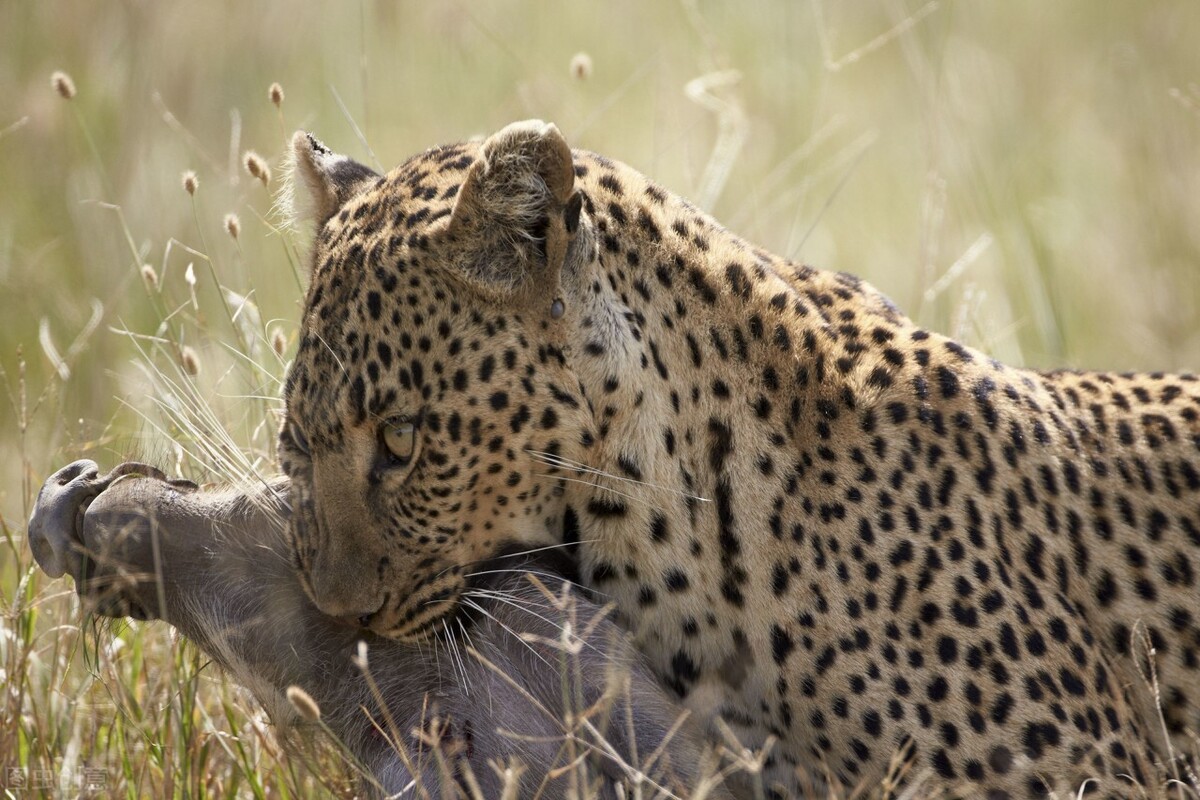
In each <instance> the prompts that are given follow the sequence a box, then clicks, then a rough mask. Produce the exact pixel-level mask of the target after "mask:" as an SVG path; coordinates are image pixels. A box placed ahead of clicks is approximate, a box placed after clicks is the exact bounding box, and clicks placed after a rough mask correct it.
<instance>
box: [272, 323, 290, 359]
mask: <svg viewBox="0 0 1200 800" xmlns="http://www.w3.org/2000/svg"><path fill="white" fill-rule="evenodd" d="M271 349H272V350H274V351H275V355H277V356H279V357H280V358H283V354H284V353H285V352H287V337H286V336H284V335H283V331H281V330H280V329H279V328H276V329H275V330H274V331H272V332H271Z"/></svg>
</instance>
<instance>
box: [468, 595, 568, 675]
mask: <svg viewBox="0 0 1200 800" xmlns="http://www.w3.org/2000/svg"><path fill="white" fill-rule="evenodd" d="M462 602H463V605H465V606H469V607H470V608H473V609H475V610H476V611H478V612H479V613H480V614H482V615H483V616H485V617H487V618H488V619H490V620H491V621H492V622H495V623H496V624H497V625H499V626H500V627H501V628H503V629H504V630H505V631H506V632H507V633H508V634H509V635H510V636H512V637H513V638H514V639H516V640H517V641H518V642H520V643H521V644H522V645H524V646H525V648H527V649H528V650H529V652H530V653H533V655H534V656H536V657H537V658H538V660H540V661H541V662H542V663H543V664H545V665H546V666H547V667H551V668H553V665H552V664H551V663H550V662H549V661H548V660H547V659H546V657H545V656H543V655H542V654H541V653H539V652H538V651H537V650H536V649H534V647H533V645H531V644H530V643H529V642H527V641H525V638H524V637H523V636H521V635H520V634H518V633H517V632H516V631H514V630H513V629H512V628H510V627H508V626H507V625H505V624H504V623H503V622H501V621H500V620H499V619H498V618H497V617H496V615H495V614H493V613H492V612H490V611H488V610H487V609H486V608H484V607H483V606H481V605H479V604H478V603H476V602H475V601H474V600H472V599H470V598H469V597H464V598H462Z"/></svg>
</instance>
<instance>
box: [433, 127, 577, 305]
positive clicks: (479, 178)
mask: <svg viewBox="0 0 1200 800" xmlns="http://www.w3.org/2000/svg"><path fill="white" fill-rule="evenodd" d="M574 195H575V166H574V162H573V160H572V157H571V148H570V147H568V146H567V142H566V140H565V139H563V136H562V134H561V133H559V131H558V128H556V127H555V126H554V125H549V124H547V123H545V122H542V121H541V120H526V121H525V122H514V123H513V124H511V125H509V126H507V127H506V128H504V129H503V130H501V131H499V132H498V133H495V134H493V135H492V136H490V137H489V138H488V139H487V140H486V141H485V142H484V143H483V146H482V148H481V151H480V155H479V158H478V159H477V160H476V162H475V163H474V164H473V165H472V166H471V168H470V170H469V171H468V173H467V177H466V179H465V180H464V181H463V183H462V186H461V187H460V189H459V192H458V197H457V198H456V200H455V204H454V211H453V213H452V214H451V216H450V222H449V225H448V226H447V229H446V234H447V241H448V242H449V243H450V246H451V248H452V249H453V251H454V260H455V262H456V264H457V265H458V267H459V268H460V269H461V270H462V271H463V272H464V273H465V277H467V278H468V279H469V280H471V281H472V282H473V283H476V284H482V286H483V288H486V289H489V290H490V291H492V292H499V293H502V294H506V293H509V292H511V291H513V290H515V289H517V288H518V287H520V286H522V285H523V284H527V283H529V282H531V281H535V282H537V284H538V285H541V286H546V287H548V288H549V289H550V290H553V289H556V288H557V284H558V275H557V271H558V270H559V269H561V267H562V263H563V260H564V259H565V257H566V251H567V245H568V244H569V237H570V236H571V235H572V234H573V233H574V225H572V226H571V227H570V229H568V226H567V225H566V221H567V220H566V217H569V216H571V215H570V214H567V213H565V212H566V211H567V209H568V206H572V207H575V206H577V204H578V201H577V200H573V197H574Z"/></svg>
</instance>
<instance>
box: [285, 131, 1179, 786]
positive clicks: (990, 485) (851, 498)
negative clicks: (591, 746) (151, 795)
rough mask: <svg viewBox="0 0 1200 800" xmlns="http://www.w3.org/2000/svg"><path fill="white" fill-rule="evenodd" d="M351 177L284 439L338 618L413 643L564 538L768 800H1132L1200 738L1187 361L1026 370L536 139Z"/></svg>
mask: <svg viewBox="0 0 1200 800" xmlns="http://www.w3.org/2000/svg"><path fill="white" fill-rule="evenodd" d="M320 156H321V158H329V156H328V155H327V154H320ZM347 174H348V175H350V176H351V177H352V180H353V186H352V187H351V188H350V189H347V190H343V189H338V188H336V187H335V189H334V190H333V194H334V196H335V197H337V198H341V195H342V194H347V196H346V197H345V198H344V199H343V200H341V202H340V204H339V205H338V206H337V207H336V208H335V209H334V210H333V211H331V212H330V214H329V217H328V219H327V220H325V221H324V223H323V227H322V228H321V231H320V234H319V235H318V237H317V242H316V246H315V258H314V272H313V283H312V287H311V289H310V291H309V295H308V298H307V303H306V308H305V317H304V325H303V329H302V338H301V345H300V350H299V352H298V355H297V358H296V362H295V364H294V366H293V368H292V371H291V373H290V375H289V378H288V389H287V397H288V415H289V422H288V424H287V425H286V426H285V428H284V433H283V435H282V438H281V452H282V453H283V454H284V455H283V458H284V461H285V464H286V465H287V469H288V471H289V473H290V474H292V476H293V479H294V480H295V481H296V482H297V483H298V485H299V486H300V492H299V494H300V506H301V507H302V508H301V511H300V513H298V514H297V515H296V516H297V518H298V519H301V522H300V523H298V524H297V526H296V527H295V530H294V536H295V538H296V540H297V545H296V547H297V554H298V561H299V562H300V564H301V569H302V571H303V572H305V574H306V575H307V576H308V579H309V582H310V583H312V584H313V587H312V589H311V591H312V593H313V594H314V596H318V595H320V593H321V592H323V591H328V592H329V593H330V594H329V595H328V596H325V597H323V598H322V599H320V600H319V602H325V603H326V604H327V606H329V607H331V608H332V607H336V608H337V610H339V611H360V610H366V611H368V612H371V613H373V614H378V615H379V618H380V619H383V620H385V621H386V624H384V623H382V622H381V623H378V626H379V627H378V628H377V629H378V630H379V631H380V632H381V633H384V634H385V635H395V636H407V635H411V634H413V633H414V632H420V631H421V630H422V629H423V626H424V625H427V624H428V623H429V621H430V620H433V619H436V618H438V615H440V614H443V613H447V609H450V608H452V607H453V605H454V603H455V600H456V598H457V597H458V596H459V595H460V594H461V593H462V592H463V591H466V590H468V589H469V581H470V577H469V576H470V573H471V571H472V565H473V564H475V563H477V562H478V561H479V560H481V559H487V558H490V557H492V556H494V555H496V554H497V553H499V552H501V551H502V550H504V549H505V548H509V549H511V548H513V547H535V546H550V545H565V546H566V548H568V552H570V553H572V554H573V556H574V557H575V558H576V559H577V561H578V564H579V567H580V572H581V575H582V576H583V578H584V580H585V582H587V583H588V584H589V585H590V586H591V587H592V588H594V589H596V590H597V591H599V592H603V593H604V594H605V596H606V597H609V598H611V599H612V601H613V602H614V603H615V604H616V606H617V609H618V611H619V613H620V615H621V617H622V619H623V620H624V621H625V622H626V623H627V624H628V625H629V627H630V629H631V630H632V632H633V634H634V636H635V637H636V639H637V641H638V644H639V646H640V647H641V648H642V650H643V651H644V653H645V654H646V656H647V657H648V658H649V659H650V662H651V663H652V665H653V666H654V667H655V669H656V670H657V671H658V673H659V675H660V677H661V678H662V679H663V681H664V682H665V683H666V684H667V685H668V686H670V687H671V688H672V690H673V691H674V692H675V693H676V694H677V696H678V697H679V699H680V702H681V703H683V704H684V705H686V706H688V707H690V708H691V709H692V710H693V711H694V712H695V713H696V714H697V715H698V716H699V717H700V718H701V719H702V720H704V721H705V722H706V724H709V725H710V727H712V729H713V730H716V724H717V723H716V718H717V717H720V718H721V719H723V720H724V722H725V723H726V724H727V725H729V726H731V728H732V729H733V730H734V731H735V732H736V734H737V735H738V736H739V737H740V739H741V741H742V742H743V743H744V744H746V745H747V746H752V747H753V746H756V745H759V744H762V743H763V742H765V741H767V739H768V738H769V737H773V738H774V739H775V740H776V741H777V744H776V745H775V747H776V749H775V751H774V752H775V757H774V758H773V759H772V760H771V761H770V763H769V765H768V766H767V768H766V770H765V772H764V779H765V781H766V786H767V787H768V788H769V789H771V790H772V791H775V792H776V794H778V795H780V796H787V795H789V794H795V793H796V792H799V791H800V786H802V785H803V783H802V781H801V780H800V778H799V777H798V775H799V774H800V773H807V774H809V775H811V774H821V771H822V770H824V769H828V770H829V774H831V775H833V776H834V777H836V778H837V779H838V780H840V781H842V782H843V783H846V784H848V785H854V784H858V783H859V782H860V781H864V780H866V781H869V780H872V779H877V778H878V777H879V776H880V775H881V774H882V773H883V771H884V770H885V769H886V768H887V765H888V763H889V761H890V760H891V759H892V757H893V756H894V755H895V753H896V752H897V750H898V749H899V748H900V747H902V746H910V747H911V748H912V752H913V754H914V757H915V758H916V759H917V760H918V762H919V768H918V769H917V770H915V772H914V774H917V773H927V774H929V775H930V776H931V780H933V781H935V782H938V783H939V784H940V785H941V786H943V787H946V788H947V789H948V790H951V791H966V792H967V794H969V795H971V796H991V797H1012V798H1017V797H1030V796H1035V797H1042V796H1048V795H1049V793H1051V792H1058V793H1059V794H1060V796H1062V795H1063V794H1064V793H1066V792H1071V793H1073V792H1074V791H1075V790H1076V789H1077V788H1078V787H1079V785H1080V784H1082V783H1083V782H1084V781H1085V780H1087V781H1092V783H1091V784H1089V785H1091V786H1093V787H1094V788H1095V790H1096V791H1097V792H1098V793H1100V794H1101V795H1107V796H1114V797H1115V796H1123V794H1124V793H1125V792H1126V791H1127V790H1126V787H1127V786H1128V783H1126V782H1125V779H1124V778H1121V777H1119V776H1123V775H1128V776H1132V777H1133V779H1134V780H1135V781H1137V782H1139V783H1141V784H1144V785H1150V784H1153V783H1154V781H1155V780H1156V778H1155V773H1154V767H1153V763H1154V761H1155V759H1159V760H1161V759H1163V758H1165V757H1166V755H1165V754H1166V753H1167V752H1168V750H1167V742H1166V738H1165V737H1166V736H1170V737H1173V741H1174V743H1175V744H1176V745H1177V747H1176V752H1182V751H1185V750H1187V748H1186V747H1182V746H1181V745H1183V744H1185V743H1186V740H1185V736H1186V731H1188V730H1189V729H1196V728H1197V727H1198V726H1200V704H1198V700H1197V695H1198V694H1200V691H1198V690H1197V689H1196V686H1198V685H1200V675H1198V674H1197V670H1200V627H1198V620H1200V617H1198V616H1197V614H1196V613H1195V612H1194V611H1193V608H1192V607H1193V606H1194V604H1195V599H1196V597H1197V594H1196V592H1197V580H1198V579H1200V575H1198V573H1197V570H1200V566H1198V562H1197V558H1198V557H1200V384H1198V383H1197V381H1196V380H1195V379H1194V378H1193V377H1191V376H1187V375H1180V376H1168V375H1112V374H1105V373H1065V372H1063V373H1037V372H1033V371H1028V370H1022V369H1016V368H1011V367H1007V366H1005V365H1002V364H1000V363H997V362H995V361H994V360H992V359H989V358H988V357H986V356H985V355H983V354H982V353H979V352H977V351H975V350H972V349H971V348H968V347H965V346H963V345H960V344H958V343H956V342H954V341H952V340H950V339H947V338H946V337H943V336H940V335H938V334H936V333H933V332H930V331H926V330H923V329H922V328H920V327H919V326H917V325H915V324H914V323H913V322H912V321H911V320H909V319H908V318H906V317H905V316H904V315H903V314H902V313H901V312H900V311H899V310H898V309H897V308H896V307H895V306H894V305H893V304H892V303H891V302H890V301H889V300H888V299H887V298H886V297H884V296H883V295H881V294H880V293H879V292H878V291H877V290H875V289H874V288H873V287H871V286H870V285H869V284H867V283H864V282H862V281H860V280H858V279H856V278H854V277H852V276H849V275H845V274H834V273H828V272H823V271H820V270H816V269H813V268H810V267H806V266H801V265H797V264H793V263H790V262H787V261H786V260H784V259H781V258H779V257H777V256H774V255H772V254H770V253H767V252H766V251H764V250H762V249H760V248H757V247H754V246H753V245H750V244H749V243H747V242H745V241H744V240H742V239H740V238H738V237H737V236H735V235H734V234H732V233H730V232H729V231H727V230H725V229H724V228H723V227H722V226H721V225H720V224H719V223H717V222H716V221H714V220H713V219H711V218H710V217H708V216H707V215H705V214H704V213H703V212H701V211H700V210H698V209H696V208H695V207H694V206H692V205H690V204H688V203H687V202H686V201H683V200H681V199H680V198H678V197H675V196H674V195H672V194H671V193H669V192H668V191H667V190H665V189H663V188H661V187H659V186H657V185H655V184H653V183H652V182H650V181H649V180H648V179H646V178H645V177H643V176H642V175H640V174H638V173H637V172H636V171H634V170H632V169H630V168H629V167H626V166H624V165H622V164H619V163H617V162H615V161H612V160H610V159H607V158H604V157H602V156H599V155H596V154H592V153H587V152H583V151H575V152H573V153H572V152H571V151H569V150H567V149H566V146H565V143H563V142H562V139H561V136H560V135H559V134H558V132H557V131H556V130H554V129H553V128H552V126H546V125H544V123H522V124H519V125H516V126H511V127H510V128H507V129H505V130H504V131H501V132H500V133H498V134H496V135H495V136H493V137H491V138H489V139H488V140H487V141H486V142H484V143H482V144H468V145H458V146H453V147H449V148H438V149H435V150H431V151H428V152H426V153H424V154H422V155H420V156H417V157H416V158H414V159H411V160H410V161H408V162H406V164H405V165H403V166H402V167H401V168H400V169H399V170H397V171H395V172H393V173H391V174H389V175H388V176H386V177H384V178H378V177H376V178H370V179H366V178H364V176H363V175H362V174H361V173H359V172H355V171H354V170H349V171H347ZM318 177H320V176H319V175H318ZM335 178H336V176H334V177H331V178H330V180H334V179H335ZM317 185H318V186H319V185H321V184H320V183H319V182H318V183H317ZM394 419H399V420H401V421H402V422H403V423H404V424H412V425H414V426H415V427H416V428H417V434H416V435H417V439H418V440H419V444H418V445H416V446H414V451H413V454H412V456H411V460H410V461H406V462H404V463H401V464H399V465H397V464H393V463H391V462H388V461H386V459H387V458H388V457H389V456H388V455H387V453H388V452H389V451H388V449H387V448H386V447H385V446H384V442H383V439H382V438H381V433H380V431H381V425H383V424H385V423H387V422H388V421H389V420H394ZM293 429H294V430H293ZM392 457H394V454H393V456H392ZM401 461H403V459H401ZM339 576H340V577H341V578H342V580H341V582H340V583H339V581H338V578H339ZM372 576H373V577H372ZM333 586H341V587H342V588H341V590H340V592H339V591H335V590H333V589H329V588H328V587H333ZM430 609H432V610H430ZM1148 647H1153V648H1154V649H1155V651H1156V654H1157V655H1156V658H1157V661H1156V665H1155V666H1156V673H1155V674H1156V675H1157V678H1158V680H1159V687H1160V692H1161V693H1160V697H1161V701H1160V702H1159V708H1160V709H1161V712H1162V722H1160V721H1159V716H1158V710H1157V709H1156V699H1155V697H1154V696H1153V695H1152V693H1150V692H1148V691H1147V690H1146V687H1145V686H1144V685H1143V684H1144V682H1139V680H1138V676H1139V675H1142V674H1146V673H1145V669H1144V665H1143V664H1141V663H1140V662H1139V659H1141V658H1144V655H1145V652H1146V650H1147V648H1148ZM1163 723H1165V730H1166V732H1165V734H1164V733H1162V731H1163V729H1164V724H1163ZM798 771H799V772H798ZM963 787H968V788H967V789H965V790H964V788H963Z"/></svg>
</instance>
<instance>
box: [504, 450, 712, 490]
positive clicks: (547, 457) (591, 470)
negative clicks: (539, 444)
mask: <svg viewBox="0 0 1200 800" xmlns="http://www.w3.org/2000/svg"><path fill="white" fill-rule="evenodd" d="M525 452H526V453H529V455H531V456H533V457H534V458H536V459H538V460H539V461H541V462H543V463H545V464H549V465H550V466H552V467H559V468H561V469H568V470H571V471H573V472H579V473H583V474H585V475H595V476H596V477H599V478H606V479H608V480H614V481H621V482H622V483H632V484H636V485H638V486H645V487H646V488H648V489H654V490H656V491H660V492H669V493H671V494H675V495H679V496H680V497H683V498H685V499H689V500H698V501H699V502H701V503H711V502H712V501H711V500H710V499H709V498H707V497H700V496H699V495H695V494H689V493H688V492H685V491H683V490H681V489H676V488H674V487H671V486H660V485H658V484H656V483H650V482H649V481H643V480H638V479H636V478H626V477H624V476H623V475H614V474H613V473H611V472H605V471H604V470H600V469H596V468H595V467H591V466H588V465H587V464H584V463H583V462H580V461H574V460H572V459H569V458H566V457H564V456H560V455H556V454H554V453H547V452H545V451H542V450H528V449H527V450H526V451H525ZM546 477H557V476H546ZM589 485H592V486H596V487H597V488H602V487H599V486H598V485H597V484H589ZM609 491H614V490H612V489H609Z"/></svg>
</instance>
